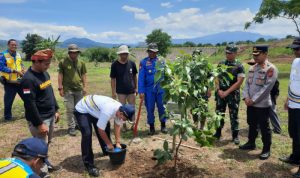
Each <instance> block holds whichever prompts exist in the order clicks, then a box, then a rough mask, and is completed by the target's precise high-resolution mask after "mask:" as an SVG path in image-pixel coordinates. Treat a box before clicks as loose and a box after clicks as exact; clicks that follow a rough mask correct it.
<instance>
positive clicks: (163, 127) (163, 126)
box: [160, 122, 168, 134]
mask: <svg viewBox="0 0 300 178" xmlns="http://www.w3.org/2000/svg"><path fill="white" fill-rule="evenodd" d="M160 130H161V132H162V133H163V134H167V133H168V129H167V128H166V123H165V122H161V129H160Z"/></svg>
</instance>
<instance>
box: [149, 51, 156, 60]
mask: <svg viewBox="0 0 300 178" xmlns="http://www.w3.org/2000/svg"><path fill="white" fill-rule="evenodd" d="M148 56H149V58H150V59H154V58H156V56H157V53H156V52H153V51H150V50H149V51H148Z"/></svg>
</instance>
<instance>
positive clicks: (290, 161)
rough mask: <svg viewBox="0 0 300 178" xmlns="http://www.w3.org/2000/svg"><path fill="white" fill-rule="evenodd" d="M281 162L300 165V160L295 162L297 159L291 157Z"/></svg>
mask: <svg viewBox="0 0 300 178" xmlns="http://www.w3.org/2000/svg"><path fill="white" fill-rule="evenodd" d="M279 160H280V161H282V162H285V163H288V164H294V165H300V161H299V160H295V159H293V158H291V157H290V156H289V157H282V158H279ZM299 175H300V173H299Z"/></svg>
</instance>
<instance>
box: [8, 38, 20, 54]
mask: <svg viewBox="0 0 300 178" xmlns="http://www.w3.org/2000/svg"><path fill="white" fill-rule="evenodd" d="M17 47H18V44H17V42H16V41H10V42H9V44H8V50H9V51H10V52H11V53H15V52H16V51H17Z"/></svg>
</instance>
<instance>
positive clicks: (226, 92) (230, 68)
mask: <svg viewBox="0 0 300 178" xmlns="http://www.w3.org/2000/svg"><path fill="white" fill-rule="evenodd" d="M237 50H238V48H237V46H235V45H233V44H230V45H228V46H227V47H226V51H225V53H226V60H224V61H221V62H220V63H219V65H225V66H226V67H227V72H225V73H222V74H221V75H220V76H219V77H218V80H217V90H216V93H215V96H216V113H218V114H221V115H222V116H223V117H225V111H226V107H227V105H228V108H229V116H230V124H231V132H232V141H233V142H234V144H236V145H238V144H239V143H240V140H239V137H238V134H239V121H238V112H239V105H240V87H241V85H242V84H243V81H244V78H245V70H244V67H243V65H242V64H241V63H240V62H239V61H238V60H237V59H236V56H237ZM230 75H232V77H233V78H232V77H231V76H230ZM224 123H225V122H224V118H223V119H222V120H221V123H220V127H219V128H217V130H216V133H215V135H214V136H215V137H216V138H217V139H220V138H221V135H222V128H223V127H224Z"/></svg>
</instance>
